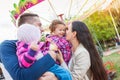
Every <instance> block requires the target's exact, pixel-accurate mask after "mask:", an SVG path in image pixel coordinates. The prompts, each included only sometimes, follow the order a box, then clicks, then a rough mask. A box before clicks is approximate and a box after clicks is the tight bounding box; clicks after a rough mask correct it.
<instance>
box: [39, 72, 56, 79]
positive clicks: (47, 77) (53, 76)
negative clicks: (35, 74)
mask: <svg viewBox="0 0 120 80" xmlns="http://www.w3.org/2000/svg"><path fill="white" fill-rule="evenodd" d="M38 80H58V79H57V77H56V76H55V75H54V74H53V73H52V72H45V73H44V74H43V75H42V77H40V78H39V79H38Z"/></svg>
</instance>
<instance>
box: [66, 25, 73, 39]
mask: <svg viewBox="0 0 120 80" xmlns="http://www.w3.org/2000/svg"><path fill="white" fill-rule="evenodd" d="M72 38H73V32H72V25H71V24H70V26H68V30H67V31H66V40H68V41H71V40H72Z"/></svg>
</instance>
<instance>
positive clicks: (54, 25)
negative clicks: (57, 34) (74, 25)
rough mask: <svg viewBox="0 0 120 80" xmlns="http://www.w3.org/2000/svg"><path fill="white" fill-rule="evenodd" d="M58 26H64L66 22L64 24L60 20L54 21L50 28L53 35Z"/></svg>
mask: <svg viewBox="0 0 120 80" xmlns="http://www.w3.org/2000/svg"><path fill="white" fill-rule="evenodd" d="M58 24H62V25H65V24H64V22H62V21H60V20H57V19H56V20H53V21H52V23H51V24H50V26H49V29H50V31H51V33H52V32H53V31H55V29H56V28H57V25H58Z"/></svg>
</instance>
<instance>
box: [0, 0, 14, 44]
mask: <svg viewBox="0 0 120 80" xmlns="http://www.w3.org/2000/svg"><path fill="white" fill-rule="evenodd" d="M14 2H16V0H4V1H1V2H0V10H1V11H0V42H2V41H3V40H6V39H16V27H15V26H14V25H13V24H12V22H11V18H10V13H9V10H11V9H13V5H12V4H13V3H14Z"/></svg>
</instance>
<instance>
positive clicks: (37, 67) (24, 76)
mask: <svg viewBox="0 0 120 80" xmlns="http://www.w3.org/2000/svg"><path fill="white" fill-rule="evenodd" d="M15 43H16V40H6V41H4V42H2V43H1V45H0V59H1V61H2V63H3V64H4V66H5V68H6V69H7V70H8V72H9V73H10V75H11V76H12V78H13V79H14V80H37V79H38V78H39V77H40V76H42V74H43V73H45V72H46V71H48V69H49V68H51V67H52V66H53V65H54V64H55V61H54V60H53V58H51V56H50V55H49V54H47V55H46V56H44V57H43V58H41V59H39V60H38V61H36V62H35V63H34V64H33V65H32V66H31V67H30V68H27V69H23V68H20V67H19V63H18V59H17V56H16V44H15Z"/></svg>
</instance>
